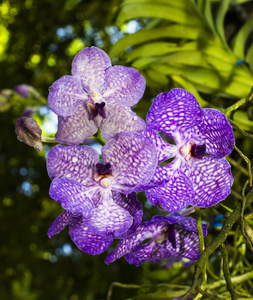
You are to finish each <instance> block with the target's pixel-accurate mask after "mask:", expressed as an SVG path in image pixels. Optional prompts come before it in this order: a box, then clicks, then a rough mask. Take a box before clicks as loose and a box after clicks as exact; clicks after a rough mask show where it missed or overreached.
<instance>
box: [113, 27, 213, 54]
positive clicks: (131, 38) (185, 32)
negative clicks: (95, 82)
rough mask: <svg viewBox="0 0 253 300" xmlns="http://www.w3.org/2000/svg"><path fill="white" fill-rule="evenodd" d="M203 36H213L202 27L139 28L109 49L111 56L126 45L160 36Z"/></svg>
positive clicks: (198, 37)
mask: <svg viewBox="0 0 253 300" xmlns="http://www.w3.org/2000/svg"><path fill="white" fill-rule="evenodd" d="M202 37H205V39H207V40H208V41H210V42H211V41H212V40H213V39H214V36H213V35H212V34H211V33H208V32H206V30H205V29H204V28H202V27H196V26H190V25H181V24H173V25H169V26H163V27H159V28H155V29H149V30H141V31H138V32H136V33H134V34H130V35H127V36H125V37H124V38H122V39H121V40H119V41H118V42H117V43H116V44H115V45H114V46H113V47H112V48H111V50H110V52H109V56H110V57H111V58H115V57H118V56H119V54H120V53H121V52H122V51H124V50H125V49H126V48H127V47H130V46H131V47H132V46H135V45H137V44H140V43H144V42H149V41H153V40H158V39H160V38H177V39H180V38H183V39H189V40H198V39H201V38H202Z"/></svg>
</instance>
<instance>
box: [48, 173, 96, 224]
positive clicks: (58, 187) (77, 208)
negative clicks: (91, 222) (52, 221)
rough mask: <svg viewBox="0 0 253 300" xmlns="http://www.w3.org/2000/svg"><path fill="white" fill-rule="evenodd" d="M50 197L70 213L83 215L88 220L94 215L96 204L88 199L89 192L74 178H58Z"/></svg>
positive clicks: (53, 182) (52, 185) (53, 184)
mask: <svg viewBox="0 0 253 300" xmlns="http://www.w3.org/2000/svg"><path fill="white" fill-rule="evenodd" d="M49 195H50V196H51V197H52V198H53V199H54V200H56V201H57V202H59V203H60V204H61V206H62V207H63V208H64V209H66V210H68V211H71V212H73V213H81V214H82V215H83V216H84V217H86V218H87V217H89V216H90V215H91V214H92V213H93V207H94V203H93V201H92V200H91V199H90V198H89V197H88V195H89V190H87V189H86V188H85V187H84V186H83V185H81V184H80V183H78V182H77V181H76V180H74V179H72V178H66V177H63V178H58V177H56V178H55V179H54V180H53V181H52V183H51V186H50V190H49Z"/></svg>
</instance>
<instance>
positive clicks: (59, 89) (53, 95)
mask: <svg viewBox="0 0 253 300" xmlns="http://www.w3.org/2000/svg"><path fill="white" fill-rule="evenodd" d="M88 99H89V96H88V95H87V93H86V92H85V91H84V90H83V88H82V84H81V81H80V79H79V77H78V76H70V75H65V76H63V77H62V78H60V79H58V80H56V81H55V82H54V83H53V85H52V86H51V87H50V89H49V95H48V105H49V107H50V108H51V109H52V111H53V112H54V113H56V114H57V115H60V116H64V117H66V116H70V115H72V114H73V113H74V112H75V111H76V110H77V108H78V106H79V105H80V104H81V103H85V102H87V101H88Z"/></svg>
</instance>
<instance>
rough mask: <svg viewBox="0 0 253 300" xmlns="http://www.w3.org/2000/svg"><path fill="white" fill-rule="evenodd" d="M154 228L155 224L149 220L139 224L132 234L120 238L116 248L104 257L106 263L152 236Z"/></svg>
mask: <svg viewBox="0 0 253 300" xmlns="http://www.w3.org/2000/svg"><path fill="white" fill-rule="evenodd" d="M156 229H157V226H156V224H152V223H151V221H147V222H144V223H142V224H140V225H139V226H138V227H137V229H136V231H135V233H134V234H133V235H131V236H130V237H127V238H125V239H121V240H120V242H119V244H118V246H117V247H116V249H114V250H113V251H112V252H111V253H110V254H109V255H108V256H107V257H106V263H107V264H110V263H112V262H114V261H115V260H116V259H119V258H120V257H122V256H124V255H126V254H127V253H129V252H130V251H132V250H133V249H134V248H136V247H137V246H139V245H140V244H141V243H142V242H143V241H144V240H146V239H150V238H152V236H153V232H154V231H155V230H156Z"/></svg>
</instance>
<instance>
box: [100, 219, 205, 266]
mask: <svg viewBox="0 0 253 300" xmlns="http://www.w3.org/2000/svg"><path fill="white" fill-rule="evenodd" d="M202 229H203V235H204V236H206V234H207V230H206V225H205V224H203V225H202ZM122 256H125V258H126V260H127V261H128V263H130V264H134V265H136V266H139V265H140V264H142V263H144V262H145V261H152V262H155V261H157V260H159V259H161V258H171V257H176V258H188V259H191V260H197V259H198V258H199V256H200V250H199V238H198V231H197V227H196V220H195V219H194V218H191V217H185V216H182V215H180V214H179V213H172V214H170V215H168V216H166V217H165V216H154V217H153V218H152V219H151V220H150V221H146V222H143V223H141V224H140V225H139V226H138V227H137V228H136V231H135V233H134V234H133V235H131V236H129V237H127V238H125V239H122V240H120V242H119V244H118V246H117V248H116V249H115V250H113V251H112V252H111V253H110V254H109V255H108V256H107V258H106V263H108V264H109V263H112V262H114V261H115V260H116V259H119V258H120V257H122Z"/></svg>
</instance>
